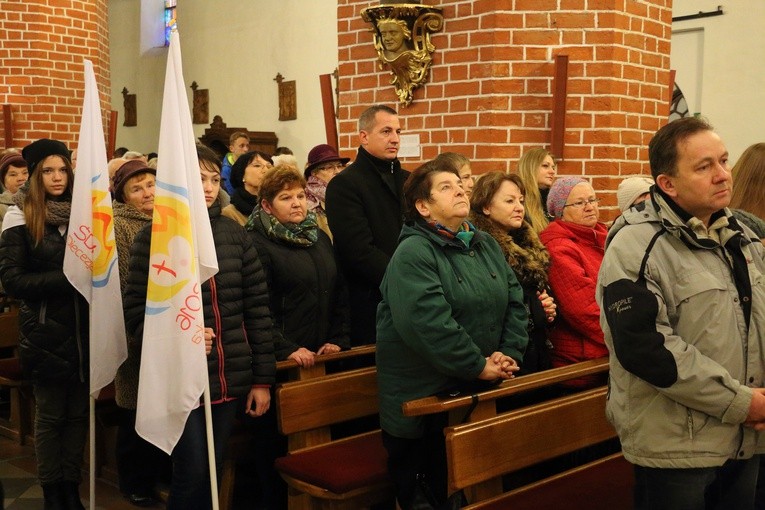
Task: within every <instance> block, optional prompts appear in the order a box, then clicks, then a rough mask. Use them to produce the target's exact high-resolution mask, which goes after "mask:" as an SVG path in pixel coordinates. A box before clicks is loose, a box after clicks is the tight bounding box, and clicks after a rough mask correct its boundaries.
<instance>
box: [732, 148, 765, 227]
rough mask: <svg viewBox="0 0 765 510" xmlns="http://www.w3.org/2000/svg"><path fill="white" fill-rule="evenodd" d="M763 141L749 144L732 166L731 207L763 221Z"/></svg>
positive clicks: (764, 218)
mask: <svg viewBox="0 0 765 510" xmlns="http://www.w3.org/2000/svg"><path fill="white" fill-rule="evenodd" d="M763 195H765V143H756V144H754V145H751V146H749V147H748V148H747V149H746V150H745V151H744V153H743V154H742V155H741V157H740V158H739V159H738V161H737V162H736V164H735V166H734V167H733V195H732V196H731V199H730V207H731V208H732V209H743V210H744V211H746V212H749V213H752V214H754V215H755V216H757V217H758V218H760V219H761V220H763V221H765V200H763V199H762V197H763Z"/></svg>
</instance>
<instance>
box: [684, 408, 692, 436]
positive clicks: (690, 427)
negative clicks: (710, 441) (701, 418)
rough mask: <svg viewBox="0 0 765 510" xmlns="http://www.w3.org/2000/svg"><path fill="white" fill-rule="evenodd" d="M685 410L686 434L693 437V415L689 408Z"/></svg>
mask: <svg viewBox="0 0 765 510" xmlns="http://www.w3.org/2000/svg"><path fill="white" fill-rule="evenodd" d="M685 412H686V413H687V415H688V435H689V436H690V438H691V439H693V415H692V414H691V410H690V409H686V410H685Z"/></svg>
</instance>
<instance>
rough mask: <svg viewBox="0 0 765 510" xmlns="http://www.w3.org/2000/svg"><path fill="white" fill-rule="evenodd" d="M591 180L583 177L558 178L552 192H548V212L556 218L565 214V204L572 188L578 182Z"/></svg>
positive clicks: (551, 188)
mask: <svg viewBox="0 0 765 510" xmlns="http://www.w3.org/2000/svg"><path fill="white" fill-rule="evenodd" d="M583 182H586V183H588V184H589V182H590V181H588V180H587V179H584V178H582V177H561V178H560V179H556V180H555V182H554V183H553V185H552V186H550V192H549V193H548V194H547V212H549V213H550V214H552V215H553V216H554V217H555V218H556V219H557V218H561V217H562V216H563V206H564V205H566V200H568V195H569V193H571V190H572V189H573V188H574V186H576V185H577V184H581V183H583Z"/></svg>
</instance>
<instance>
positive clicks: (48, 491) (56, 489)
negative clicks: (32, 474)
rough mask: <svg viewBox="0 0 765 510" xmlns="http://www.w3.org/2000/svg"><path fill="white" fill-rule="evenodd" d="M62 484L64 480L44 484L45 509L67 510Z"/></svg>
mask: <svg viewBox="0 0 765 510" xmlns="http://www.w3.org/2000/svg"><path fill="white" fill-rule="evenodd" d="M62 484H63V482H53V483H45V484H42V490H43V498H45V502H44V505H43V509H44V510H66V503H65V502H64V493H63V490H62Z"/></svg>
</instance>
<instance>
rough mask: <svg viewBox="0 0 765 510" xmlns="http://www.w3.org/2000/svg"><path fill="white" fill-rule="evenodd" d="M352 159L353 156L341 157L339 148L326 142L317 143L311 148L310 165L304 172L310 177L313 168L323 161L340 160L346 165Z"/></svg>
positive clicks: (306, 176)
mask: <svg viewBox="0 0 765 510" xmlns="http://www.w3.org/2000/svg"><path fill="white" fill-rule="evenodd" d="M350 160H351V158H341V157H340V155H339V154H338V153H337V150H335V148H334V147H332V146H331V145H327V144H326V143H323V144H321V145H317V146H316V147H314V148H313V149H311V152H309V153H308V166H307V167H305V172H304V175H305V178H306V179H308V178H309V177H310V176H311V172H312V171H313V169H314V168H316V167H317V166H319V165H321V164H322V163H329V162H330V161H339V162H340V163H341V164H343V165H345V164H346V163H348V162H349V161H350Z"/></svg>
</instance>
